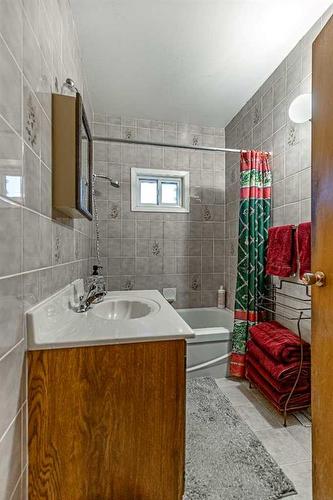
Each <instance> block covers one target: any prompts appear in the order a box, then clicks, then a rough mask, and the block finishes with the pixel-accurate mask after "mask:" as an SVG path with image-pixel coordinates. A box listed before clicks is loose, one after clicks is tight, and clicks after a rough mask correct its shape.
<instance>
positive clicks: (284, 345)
mask: <svg viewBox="0 0 333 500" xmlns="http://www.w3.org/2000/svg"><path fill="white" fill-rule="evenodd" d="M250 334H251V335H250V336H251V340H253V342H254V343H255V344H256V345H257V346H258V347H260V349H262V350H263V351H264V352H266V353H267V354H268V355H270V356H271V357H272V358H274V359H276V360H277V361H278V362H280V363H291V362H292V361H299V359H300V355H301V353H300V345H301V342H300V339H299V338H298V337H297V336H296V335H295V334H294V333H293V332H292V331H291V330H289V329H288V328H285V327H284V326H283V325H281V324H280V323H278V322H277V321H267V322H264V323H258V325H255V326H252V327H251V328H250ZM302 344H303V353H304V361H309V360H310V357H311V352H310V344H308V343H307V342H305V341H304V340H303V341H302Z"/></svg>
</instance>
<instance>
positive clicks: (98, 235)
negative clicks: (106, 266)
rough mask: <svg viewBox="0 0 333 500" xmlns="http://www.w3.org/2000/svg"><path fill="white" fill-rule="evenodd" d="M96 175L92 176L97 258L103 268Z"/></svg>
mask: <svg viewBox="0 0 333 500" xmlns="http://www.w3.org/2000/svg"><path fill="white" fill-rule="evenodd" d="M95 188H96V174H93V176H92V198H93V211H94V219H95V230H96V258H97V264H98V265H99V266H101V252H100V232H99V218H98V209H97V202H96V189H95Z"/></svg>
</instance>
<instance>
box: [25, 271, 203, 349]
mask: <svg viewBox="0 0 333 500" xmlns="http://www.w3.org/2000/svg"><path fill="white" fill-rule="evenodd" d="M83 294H84V289H83V280H76V281H74V282H73V283H71V284H69V285H67V286H66V287H65V288H63V289H62V290H59V292H57V293H55V294H54V295H52V296H51V297H49V298H48V299H46V300H44V301H43V302H41V303H40V304H37V305H35V306H34V307H32V308H31V309H30V310H29V311H27V313H26V316H27V336H28V348H29V349H30V350H35V349H36V350H40V349H56V348H64V347H79V346H89V345H90V346H91V345H108V344H121V343H131V342H152V341H158V340H179V339H185V338H190V337H193V336H194V334H193V332H192V330H191V328H190V327H189V326H188V325H187V324H186V323H185V321H184V320H183V319H182V318H181V317H180V316H179V314H178V313H177V312H176V311H175V310H174V309H173V307H172V306H171V305H170V304H169V303H168V302H167V301H166V300H165V298H164V297H163V296H162V295H161V294H160V292H158V291H157V290H135V291H134V290H129V291H127V290H126V291H125V290H122V291H113V292H108V293H107V294H106V296H105V298H104V301H103V302H101V303H99V304H93V306H92V307H91V308H90V309H88V311H86V312H84V313H77V312H76V309H77V306H78V304H79V297H80V296H81V295H83Z"/></svg>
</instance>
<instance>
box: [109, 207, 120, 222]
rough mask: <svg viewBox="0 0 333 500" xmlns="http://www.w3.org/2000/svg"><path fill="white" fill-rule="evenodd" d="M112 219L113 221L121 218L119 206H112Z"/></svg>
mask: <svg viewBox="0 0 333 500" xmlns="http://www.w3.org/2000/svg"><path fill="white" fill-rule="evenodd" d="M110 217H111V219H117V217H119V207H118V205H113V206H111V210H110Z"/></svg>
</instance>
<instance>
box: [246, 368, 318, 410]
mask: <svg viewBox="0 0 333 500" xmlns="http://www.w3.org/2000/svg"><path fill="white" fill-rule="evenodd" d="M246 378H247V379H248V380H250V382H253V384H254V385H256V386H257V387H258V388H259V389H260V391H261V392H262V393H263V394H264V395H265V396H266V397H267V398H268V399H269V400H270V401H271V402H272V403H273V404H274V406H275V407H276V408H277V409H278V410H280V411H281V410H283V409H284V405H285V403H286V401H287V398H288V396H289V393H286V394H281V393H279V392H277V391H275V390H274V389H273V387H271V386H270V385H269V384H268V383H267V382H266V380H265V379H264V378H263V377H262V376H261V375H260V374H259V373H258V372H257V371H256V369H255V368H253V366H252V365H251V363H248V364H247V367H246ZM310 404H311V392H310V391H309V390H308V391H305V392H297V393H294V394H293V395H292V397H291V398H290V401H289V404H288V408H306V407H307V406H310Z"/></svg>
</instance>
